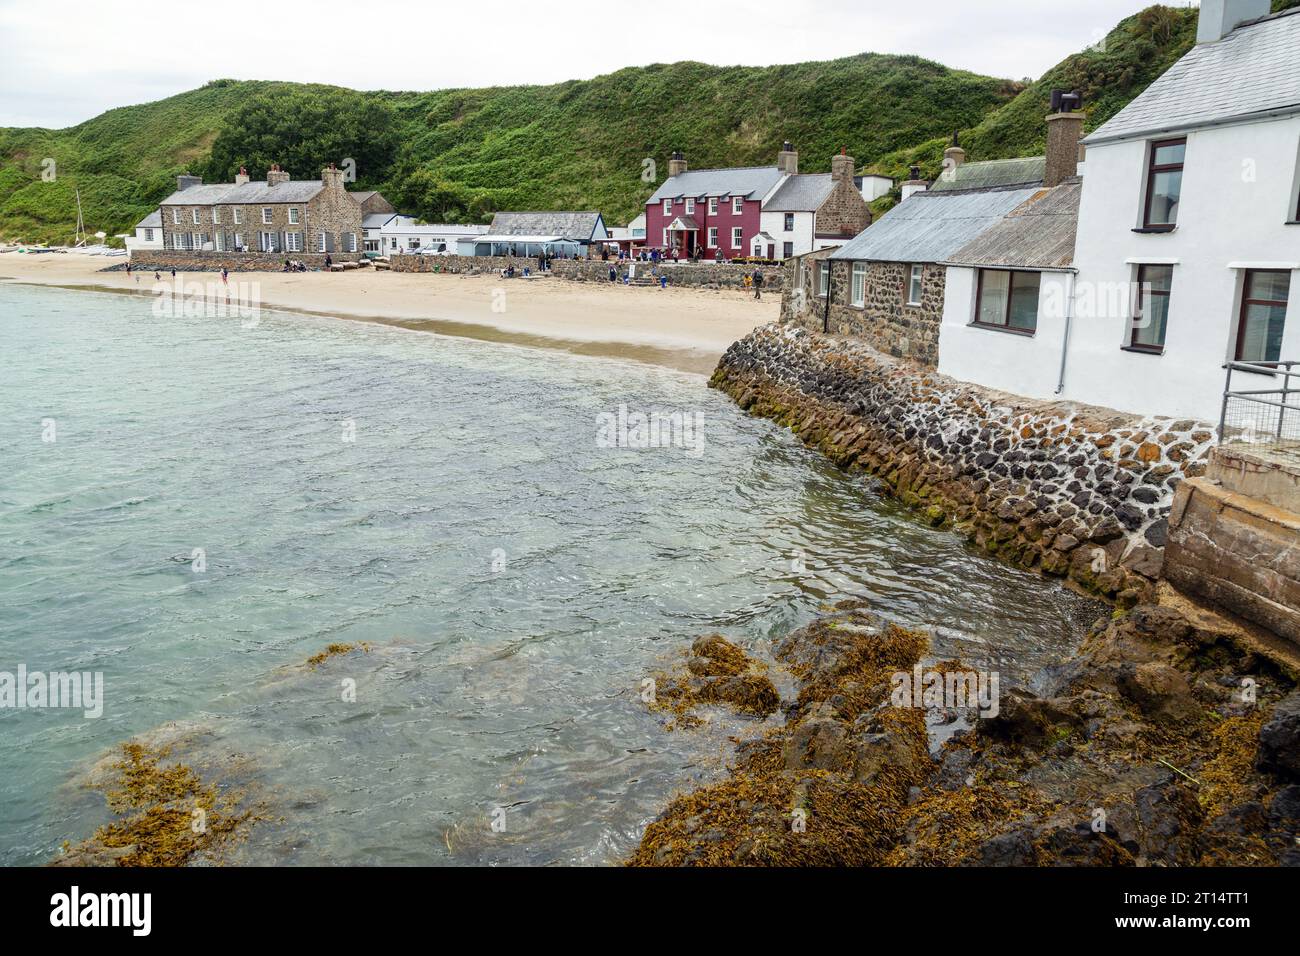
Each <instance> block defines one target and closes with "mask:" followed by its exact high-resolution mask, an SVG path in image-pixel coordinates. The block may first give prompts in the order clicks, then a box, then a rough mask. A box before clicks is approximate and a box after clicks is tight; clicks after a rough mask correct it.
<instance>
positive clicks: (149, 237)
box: [144, 226, 153, 242]
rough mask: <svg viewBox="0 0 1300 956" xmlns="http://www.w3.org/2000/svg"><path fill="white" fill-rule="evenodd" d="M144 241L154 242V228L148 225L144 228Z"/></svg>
mask: <svg viewBox="0 0 1300 956" xmlns="http://www.w3.org/2000/svg"><path fill="white" fill-rule="evenodd" d="M144 241H145V242H153V230H152V229H150V228H149V227H148V226H146V227H145V230H144Z"/></svg>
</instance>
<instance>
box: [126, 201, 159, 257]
mask: <svg viewBox="0 0 1300 956" xmlns="http://www.w3.org/2000/svg"><path fill="white" fill-rule="evenodd" d="M125 244H126V251H127V252H128V253H130V252H134V251H135V250H136V249H161V248H162V247H163V237H162V213H161V212H159V211H158V210H157V209H155V210H154V211H153V212H151V213H149V215H147V216H145V217H144V218H143V219H141V220H140V221H139V222H137V223H136V224H135V235H134V236H129V237H127V239H126V243H125Z"/></svg>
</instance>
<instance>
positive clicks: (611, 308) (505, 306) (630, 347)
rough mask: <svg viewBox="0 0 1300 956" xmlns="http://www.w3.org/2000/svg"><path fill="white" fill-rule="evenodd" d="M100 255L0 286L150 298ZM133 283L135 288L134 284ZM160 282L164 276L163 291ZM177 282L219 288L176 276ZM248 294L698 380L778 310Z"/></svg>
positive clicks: (391, 287) (11, 257)
mask: <svg viewBox="0 0 1300 956" xmlns="http://www.w3.org/2000/svg"><path fill="white" fill-rule="evenodd" d="M108 264H111V263H110V261H109V260H107V259H105V258H104V257H101V256H87V255H78V254H76V253H68V254H64V255H57V256H55V255H51V256H32V257H22V258H19V257H18V254H17V253H10V254H8V255H7V256H5V257H0V281H6V282H13V283H16V284H23V285H39V286H51V287H57V288H66V289H75V290H79V291H88V292H115V293H118V294H128V295H129V294H135V295H149V296H152V294H153V293H152V291H151V290H152V287H153V278H152V274H151V272H145V271H138V272H136V273H135V275H134V276H131V277H128V276H127V274H126V272H125V271H118V272H102V271H100V270H101V269H103V268H104V267H105V266H106V265H108ZM137 278H138V280H139V281H138V282H137V281H136V280H137ZM164 281H167V282H169V283H170V282H171V281H172V280H171V277H170V276H166V277H165V280H164ZM176 281H180V282H200V283H203V284H204V285H205V286H206V285H207V284H208V283H210V282H218V283H219V282H220V276H219V273H212V272H190V273H184V272H178V273H177V274H176ZM231 282H232V283H255V284H256V286H255V289H256V291H255V293H254V296H255V301H256V303H257V306H258V307H259V308H266V309H270V310H274V311H284V312H294V313H298V314H303V315H312V316H319V317H327V318H338V319H349V320H354V321H361V322H374V323H378V324H382V325H389V326H393V327H396V328H406V329H411V330H413V331H423V332H431V333H435V334H440V335H447V336H452V337H456V338H468V339H475V340H478V341H485V342H499V343H504V344H513V345H522V346H528V347H533V348H543V349H552V350H556V351H563V352H569V353H571V354H577V355H590V356H597V357H604V358H618V359H625V360H630V361H636V362H641V363H644V364H648V365H655V366H660V367H666V368H672V369H675V370H677V371H683V372H690V373H695V374H701V375H708V374H710V373H712V371H713V370H714V368H715V367H716V365H717V362H718V359H719V358H720V357H721V356H722V354H723V353H724V352H725V351H726V350H727V349H728V348H729V347H730V346H731V344H732V343H733V342H735V341H736V340H738V339H740V338H743V337H744V336H746V335H748V334H749V333H750V332H751V331H753V329H755V328H758V327H760V326H762V325H766V324H768V323H769V322H772V321H775V319H776V318H777V316H778V314H779V301H778V299H777V298H772V299H771V300H770V301H762V302H755V301H754V300H753V299H751V298H749V297H747V296H745V295H744V294H743V293H739V292H731V291H721V290H710V291H704V290H698V289H672V288H670V289H657V288H656V289H644V288H638V287H631V288H628V287H623V286H603V285H596V284H594V283H567V282H561V281H560V280H552V279H545V280H530V281H524V280H520V279H513V280H504V279H501V278H499V277H497V276H460V275H440V274H437V275H435V274H422V273H409V274H408V273H390V272H376V271H373V270H357V271H353V272H344V273H320V272H316V273H279V272H266V273H233V274H232V276H231Z"/></svg>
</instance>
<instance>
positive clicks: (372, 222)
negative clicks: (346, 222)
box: [354, 193, 399, 229]
mask: <svg viewBox="0 0 1300 956" xmlns="http://www.w3.org/2000/svg"><path fill="white" fill-rule="evenodd" d="M354 195H355V193H354ZM398 215H399V213H395V212H369V213H366V214H365V215H364V216H362V217H361V228H363V229H382V228H383V227H384V226H386V225H387V224H388V223H390V222H392V221H393V220H394V219H396V218H397V217H398Z"/></svg>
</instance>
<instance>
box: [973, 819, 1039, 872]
mask: <svg viewBox="0 0 1300 956" xmlns="http://www.w3.org/2000/svg"><path fill="white" fill-rule="evenodd" d="M975 860H976V862H977V864H978V865H979V866H1033V865H1034V841H1033V839H1032V831H1030V830H1029V829H1028V828H1022V829H1017V830H1011V831H1010V832H1008V833H999V834H998V835H997V836H995V837H994V838H993V839H991V840H988V841H986V842H984V843H983V844H982V845H981V846H980V848H979V849H978V850H977V851H976V854H975Z"/></svg>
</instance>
